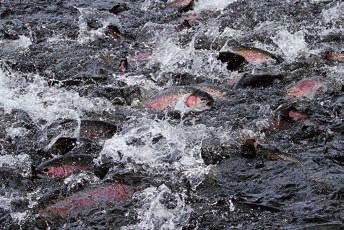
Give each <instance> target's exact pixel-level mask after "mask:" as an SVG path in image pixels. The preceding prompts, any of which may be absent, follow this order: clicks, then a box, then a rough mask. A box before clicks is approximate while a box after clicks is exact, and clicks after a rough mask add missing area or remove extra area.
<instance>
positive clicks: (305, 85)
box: [288, 78, 325, 99]
mask: <svg viewBox="0 0 344 230" xmlns="http://www.w3.org/2000/svg"><path fill="white" fill-rule="evenodd" d="M324 89H325V85H324V83H323V82H322V81H321V80H320V78H311V79H305V80H301V81H299V82H298V83H297V84H296V85H295V86H294V87H293V88H291V89H290V90H289V91H288V96H289V97H296V98H300V97H306V98H309V99H313V97H314V96H315V95H316V94H317V93H319V92H321V91H322V90H324Z"/></svg>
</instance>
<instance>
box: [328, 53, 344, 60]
mask: <svg viewBox="0 0 344 230" xmlns="http://www.w3.org/2000/svg"><path fill="white" fill-rule="evenodd" d="M325 58H326V59H327V60H330V61H337V62H344V51H342V52H335V51H327V52H326V53H325Z"/></svg>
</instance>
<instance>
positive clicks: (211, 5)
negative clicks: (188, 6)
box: [194, 0, 237, 12]
mask: <svg viewBox="0 0 344 230" xmlns="http://www.w3.org/2000/svg"><path fill="white" fill-rule="evenodd" d="M236 1H237V0H198V1H195V6H194V11H195V12H199V11H203V10H214V11H215V10H223V9H224V8H226V7H227V6H228V5H229V4H231V3H233V2H236Z"/></svg>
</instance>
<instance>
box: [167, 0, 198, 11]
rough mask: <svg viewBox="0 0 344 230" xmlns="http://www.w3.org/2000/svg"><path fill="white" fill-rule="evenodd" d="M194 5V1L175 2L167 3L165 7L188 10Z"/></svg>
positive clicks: (176, 0) (182, 0) (178, 0)
mask: <svg viewBox="0 0 344 230" xmlns="http://www.w3.org/2000/svg"><path fill="white" fill-rule="evenodd" d="M193 4H194V0H175V1H173V2H170V3H168V4H167V5H166V6H167V7H169V8H178V9H185V8H190V7H192V6H193Z"/></svg>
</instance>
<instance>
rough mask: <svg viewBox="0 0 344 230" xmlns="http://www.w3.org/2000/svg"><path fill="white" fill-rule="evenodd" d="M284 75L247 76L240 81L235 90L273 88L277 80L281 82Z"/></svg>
mask: <svg viewBox="0 0 344 230" xmlns="http://www.w3.org/2000/svg"><path fill="white" fill-rule="evenodd" d="M282 78H283V76H282V75H270V74H259V75H254V74H245V75H244V76H242V77H241V78H240V80H238V81H237V82H236V84H235V86H234V88H247V87H251V88H254V87H264V86H271V85H272V84H273V83H274V82H275V81H276V80H281V79H282Z"/></svg>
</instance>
